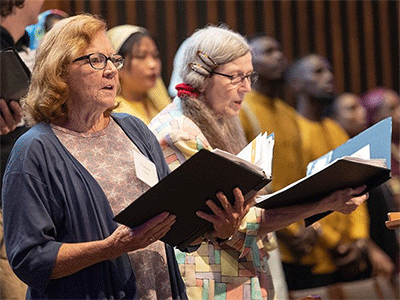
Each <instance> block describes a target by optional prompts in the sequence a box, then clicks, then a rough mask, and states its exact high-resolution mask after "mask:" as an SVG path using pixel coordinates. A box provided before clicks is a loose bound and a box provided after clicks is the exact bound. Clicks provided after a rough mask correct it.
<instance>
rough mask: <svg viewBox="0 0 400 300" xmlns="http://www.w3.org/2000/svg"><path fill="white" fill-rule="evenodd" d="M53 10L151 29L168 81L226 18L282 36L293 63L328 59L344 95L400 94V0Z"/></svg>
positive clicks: (236, 1)
mask: <svg viewBox="0 0 400 300" xmlns="http://www.w3.org/2000/svg"><path fill="white" fill-rule="evenodd" d="M49 8H59V9H61V10H64V11H66V12H67V13H69V14H71V15H73V14H76V13H78V12H90V13H95V14H99V15H101V16H102V17H103V18H104V19H106V20H107V21H108V23H109V26H110V27H112V26H115V25H121V24H124V23H128V24H136V25H140V26H144V27H146V28H147V29H148V30H149V31H150V32H151V34H152V35H153V36H154V38H155V39H156V40H157V43H158V45H159V47H160V52H161V57H162V62H163V73H162V75H163V78H164V80H165V82H166V83H168V81H169V77H170V74H171V71H172V62H173V58H174V54H175V52H176V50H177V49H178V47H179V45H180V43H181V42H182V41H183V40H184V39H185V38H186V37H187V36H188V35H190V34H191V33H193V31H194V30H195V29H196V28H199V27H203V26H205V25H206V24H207V23H214V24H215V23H219V22H224V23H226V24H227V25H228V26H230V27H231V28H232V29H234V30H236V31H238V32H240V33H241V34H244V35H245V36H247V37H251V36H252V35H254V34H259V33H265V34H267V35H270V36H273V37H275V38H276V39H277V40H278V41H280V42H281V44H282V49H283V51H284V52H285V54H286V56H287V57H288V58H289V59H290V60H294V59H296V58H298V57H301V56H303V55H306V54H308V53H311V52H314V53H318V54H321V55H323V56H325V57H327V58H328V59H329V60H330V62H331V64H332V68H333V70H334V74H335V77H336V83H337V88H338V92H343V91H348V92H354V93H358V94H361V93H363V92H365V91H366V90H368V89H370V88H373V87H375V86H376V85H385V86H388V87H391V88H393V89H395V90H397V91H399V26H400V23H399V13H400V8H399V1H392V0H364V1H352V0H348V1H345V0H343V1H337V0H332V1H318V0H316V1H313V0H298V1H289V0H282V1H280V0H264V1H261V0H246V1H243V0H219V1H217V0H209V1H204V0H146V1H144V0H118V1H117V0H113V1H107V0H58V1H57V0H55V1H46V2H45V5H44V9H49Z"/></svg>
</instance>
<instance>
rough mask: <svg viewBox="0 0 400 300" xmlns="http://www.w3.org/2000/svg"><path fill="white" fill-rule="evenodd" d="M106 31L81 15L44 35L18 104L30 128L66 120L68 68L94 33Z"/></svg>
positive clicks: (101, 24)
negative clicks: (34, 125)
mask: <svg viewBox="0 0 400 300" xmlns="http://www.w3.org/2000/svg"><path fill="white" fill-rule="evenodd" d="M106 30H107V25H106V23H105V21H104V20H102V19H100V18H99V17H97V16H93V15H89V14H81V15H77V16H74V17H69V18H66V19H63V20H61V21H59V22H57V23H56V24H55V25H54V26H53V27H52V29H51V30H50V31H49V32H48V33H46V35H45V36H44V38H43V39H42V41H41V44H40V46H39V48H38V49H37V51H36V58H35V65H34V67H33V71H32V78H31V85H30V88H29V92H28V95H27V96H26V97H25V98H24V99H22V100H21V103H22V107H23V110H24V114H25V119H26V121H27V122H28V124H29V125H33V124H35V123H39V122H46V123H52V122H53V121H55V120H57V121H58V122H60V121H61V122H66V121H67V120H68V116H69V111H68V105H67V100H68V94H69V89H68V86H67V84H66V75H67V70H68V66H69V65H70V64H71V63H72V61H73V60H74V59H75V58H76V57H78V56H79V55H82V53H83V52H84V51H85V50H86V48H87V47H88V46H89V45H90V44H91V42H92V40H93V38H94V37H95V36H96V34H97V33H99V32H101V31H104V32H105V31H106ZM110 112H111V110H110Z"/></svg>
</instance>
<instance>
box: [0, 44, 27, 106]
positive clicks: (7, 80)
mask: <svg viewBox="0 0 400 300" xmlns="http://www.w3.org/2000/svg"><path fill="white" fill-rule="evenodd" d="M0 73H1V74H0V98H3V99H4V100H6V101H7V103H8V102H10V101H11V100H14V101H19V100H20V99H21V98H22V97H24V96H25V95H26V94H27V92H28V89H29V83H30V71H29V69H28V67H27V66H26V65H25V63H24V62H23V61H22V59H21V57H20V56H19V54H18V52H17V51H16V50H15V49H13V48H6V49H4V50H2V51H0Z"/></svg>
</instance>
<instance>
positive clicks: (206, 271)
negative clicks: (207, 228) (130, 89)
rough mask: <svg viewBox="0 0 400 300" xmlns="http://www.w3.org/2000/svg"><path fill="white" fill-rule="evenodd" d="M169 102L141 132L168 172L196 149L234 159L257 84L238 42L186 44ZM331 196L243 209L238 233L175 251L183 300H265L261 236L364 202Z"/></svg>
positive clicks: (222, 32) (212, 31) (208, 35)
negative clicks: (242, 115) (150, 137)
mask: <svg viewBox="0 0 400 300" xmlns="http://www.w3.org/2000/svg"><path fill="white" fill-rule="evenodd" d="M182 66H183V68H182V71H181V78H182V80H183V82H184V83H182V84H178V85H177V86H176V89H177V90H178V95H177V97H176V98H175V99H174V100H173V103H172V104H170V105H168V106H167V107H166V108H165V109H164V110H163V111H162V112H161V113H160V114H158V115H157V116H156V117H155V118H154V119H153V120H152V121H151V122H150V124H149V127H150V129H152V130H153V132H154V133H155V134H156V136H157V138H158V140H159V142H160V144H161V148H162V149H163V154H164V157H165V158H166V160H167V162H168V164H169V167H170V168H171V169H172V170H173V169H176V168H177V167H178V166H179V165H180V164H182V163H183V162H185V161H186V160H187V159H188V158H189V157H191V156H192V155H194V154H195V153H196V152H197V151H199V150H200V149H202V148H205V149H208V150H212V149H213V148H219V149H222V150H225V151H228V152H231V153H233V154H237V153H238V152H239V151H240V150H241V149H242V148H243V147H244V146H245V145H246V144H247V143H246V139H245V136H244V133H243V130H242V128H241V124H240V121H239V120H238V114H239V111H240V109H241V107H242V102H243V99H244V96H245V94H246V93H247V92H249V91H250V90H251V84H252V83H253V82H255V81H256V80H257V78H258V74H257V73H255V72H254V71H253V65H252V56H251V51H250V47H249V45H248V44H247V41H246V39H245V38H244V37H243V36H241V35H240V34H238V33H236V32H234V31H232V30H230V29H228V28H226V27H223V26H212V25H209V26H206V27H205V28H203V29H199V30H197V31H196V32H195V33H194V34H193V35H192V36H191V37H189V38H188V40H187V48H186V51H185V55H184V59H183V63H182ZM362 189H363V187H360V188H358V189H354V190H353V189H349V190H346V191H337V192H335V193H333V194H331V195H330V196H328V197H326V198H324V199H321V200H320V201H319V202H316V203H314V204H311V205H307V206H291V207H285V208H281V209H275V210H262V209H258V208H255V207H253V208H251V209H250V211H249V212H248V213H247V215H246V216H245V217H244V219H243V220H242V223H241V224H240V227H239V230H238V231H237V232H236V233H235V234H233V235H232V236H230V237H228V238H227V239H220V238H218V237H217V236H216V234H215V232H209V233H207V234H205V235H204V238H203V241H198V242H199V248H198V250H197V251H196V252H193V253H182V252H179V251H178V250H175V253H176V256H177V260H178V263H179V264H180V270H181V273H182V275H183V278H184V281H185V284H186V287H187V293H188V296H189V298H191V299H216V298H220V297H221V299H228V300H229V299H261V298H262V299H273V298H274V291H273V285H272V282H271V278H270V275H269V270H268V264H267V260H268V256H269V255H268V251H269V250H271V249H274V248H275V247H276V244H275V242H274V241H273V240H271V239H269V233H270V232H273V231H275V230H277V229H280V228H283V227H285V226H287V225H289V224H291V223H292V222H295V221H297V220H299V219H302V218H306V217H308V216H311V215H314V214H316V213H318V212H322V211H326V210H338V211H341V212H343V213H350V212H351V211H353V210H354V209H355V208H356V207H357V206H358V205H359V204H360V203H362V202H363V201H364V200H365V199H366V198H367V197H366V196H361V197H355V198H353V195H356V194H358V193H360V192H361V191H362Z"/></svg>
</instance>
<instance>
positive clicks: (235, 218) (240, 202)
mask: <svg viewBox="0 0 400 300" xmlns="http://www.w3.org/2000/svg"><path fill="white" fill-rule="evenodd" d="M233 194H234V195H235V205H234V206H233V207H232V205H231V204H230V203H229V201H228V199H227V198H226V196H225V195H224V194H223V193H222V192H219V193H217V198H218V199H219V201H220V202H221V204H222V207H223V209H221V208H220V207H218V206H217V205H216V204H215V203H214V202H213V201H212V200H208V201H207V202H206V203H207V205H208V207H209V208H210V209H211V210H212V211H213V213H214V215H211V214H206V213H205V212H202V211H198V212H196V214H197V216H199V217H200V218H202V219H204V220H207V221H209V222H211V223H213V225H214V232H213V233H212V236H213V237H218V238H221V239H228V238H230V237H231V236H232V235H234V234H235V233H236V232H237V231H238V230H239V226H240V223H241V222H242V220H243V218H244V216H245V215H246V214H247V213H248V212H249V210H250V207H251V206H252V204H253V203H254V199H253V198H251V199H250V200H248V201H246V203H245V202H244V197H243V194H242V192H241V191H240V189H239V188H235V189H234V190H233Z"/></svg>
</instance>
